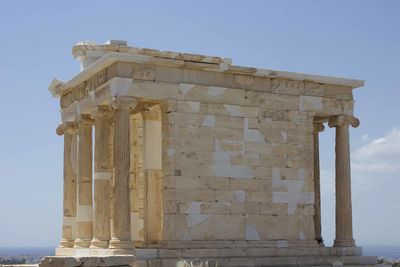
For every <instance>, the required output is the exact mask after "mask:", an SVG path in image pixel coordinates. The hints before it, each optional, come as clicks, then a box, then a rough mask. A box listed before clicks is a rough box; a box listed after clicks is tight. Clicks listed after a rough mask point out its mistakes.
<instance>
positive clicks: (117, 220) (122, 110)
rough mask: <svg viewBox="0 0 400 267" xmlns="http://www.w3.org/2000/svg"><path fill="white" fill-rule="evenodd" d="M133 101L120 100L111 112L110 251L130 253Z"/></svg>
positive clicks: (131, 247) (129, 99)
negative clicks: (112, 171) (112, 112)
mask: <svg viewBox="0 0 400 267" xmlns="http://www.w3.org/2000/svg"><path fill="white" fill-rule="evenodd" d="M134 101H135V100H134V99H132V98H127V97H119V98H116V99H115V100H114V102H113V104H112V106H113V109H114V176H115V177H114V184H113V186H112V187H113V188H112V194H113V198H112V224H113V225H112V232H111V241H110V246H109V248H110V249H117V250H121V251H123V252H126V251H131V252H132V253H133V242H132V240H131V220H130V195H129V191H130V190H129V171H130V119H129V117H130V113H131V108H132V107H133V105H135V104H136V103H135V102H134Z"/></svg>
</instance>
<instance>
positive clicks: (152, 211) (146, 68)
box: [49, 40, 376, 266]
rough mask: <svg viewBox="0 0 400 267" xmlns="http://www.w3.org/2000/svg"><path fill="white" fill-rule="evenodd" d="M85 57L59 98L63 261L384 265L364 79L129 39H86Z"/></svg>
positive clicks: (80, 53) (81, 50) (55, 87)
mask: <svg viewBox="0 0 400 267" xmlns="http://www.w3.org/2000/svg"><path fill="white" fill-rule="evenodd" d="M73 55H74V57H75V58H76V59H77V60H78V61H79V62H80V64H81V71H80V72H79V73H78V74H77V75H76V76H75V77H73V78H72V79H71V80H69V81H67V82H63V81H59V80H57V79H54V80H53V82H52V83H51V85H50V89H49V90H50V91H51V93H52V94H53V96H55V97H58V98H60V106H61V118H62V123H61V124H60V126H59V127H58V128H57V134H59V135H63V137H64V197H63V228H62V238H61V242H60V246H59V247H58V248H57V249H56V255H57V256H59V257H66V258H68V257H74V258H77V257H78V258H79V257H92V258H96V257H109V258H113V259H119V258H122V259H129V262H131V263H132V262H133V263H132V264H136V265H137V266H175V262H176V260H177V259H178V258H184V259H194V258H199V259H204V260H206V259H215V260H216V261H217V262H218V266H313V265H315V266H317V265H318V266H331V265H332V264H342V265H352V266H354V265H363V266H373V265H374V264H375V263H376V257H366V256H362V251H361V248H360V247H357V246H356V244H355V241H354V237H353V224H352V203H351V171H350V148H349V131H350V126H352V127H357V126H358V125H359V120H358V119H357V118H356V117H355V116H354V114H353V106H354V100H353V94H352V90H353V89H355V88H358V87H361V86H363V84H364V82H363V81H360V80H353V79H345V78H336V77H327V76H319V75H309V74H301V73H292V72H283V71H274V70H267V69H257V68H250V67H241V66H235V65H232V63H231V60H230V59H226V58H220V57H211V56H202V55H196V54H187V53H176V52H169V51H158V50H153V49H143V48H136V47H129V46H128V45H127V43H126V42H124V41H116V40H111V41H109V42H107V43H106V44H103V45H97V44H95V43H91V42H82V43H79V44H77V45H75V46H74V47H73ZM326 123H327V124H328V125H329V127H330V128H333V129H334V131H335V133H336V135H335V152H336V159H335V162H336V180H335V183H336V185H335V188H336V189H335V190H336V194H335V195H336V221H335V227H336V238H335V241H334V245H333V247H327V246H325V244H324V241H323V237H322V234H321V228H322V227H323V225H321V205H320V203H321V201H320V195H321V193H320V181H321V180H322V179H324V177H321V175H320V170H319V135H321V134H323V130H324V128H325V127H324V124H326ZM123 255H125V256H123ZM124 264H125V265H128V263H126V262H125V263H124ZM129 264H130V263H129ZM96 266H97V265H96ZM109 266H121V265H109Z"/></svg>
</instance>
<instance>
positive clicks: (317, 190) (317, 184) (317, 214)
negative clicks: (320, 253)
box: [313, 123, 325, 244]
mask: <svg viewBox="0 0 400 267" xmlns="http://www.w3.org/2000/svg"><path fill="white" fill-rule="evenodd" d="M324 128H325V127H324V125H323V124H322V123H314V132H313V139H314V195H315V203H314V230H315V239H316V240H317V241H318V243H319V244H323V239H322V233H321V180H320V167H319V166H320V165H319V133H320V132H322V131H323V130H324Z"/></svg>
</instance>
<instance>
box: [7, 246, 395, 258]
mask: <svg viewBox="0 0 400 267" xmlns="http://www.w3.org/2000/svg"><path fill="white" fill-rule="evenodd" d="M362 248H363V255H366V256H378V257H381V258H387V259H400V246H362ZM28 255H30V256H32V255H43V256H51V255H54V247H14V248H12V247H0V256H28Z"/></svg>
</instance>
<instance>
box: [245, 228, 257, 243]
mask: <svg viewBox="0 0 400 267" xmlns="http://www.w3.org/2000/svg"><path fill="white" fill-rule="evenodd" d="M246 240H260V234H259V233H258V231H257V229H256V228H255V227H254V226H252V225H246Z"/></svg>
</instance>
